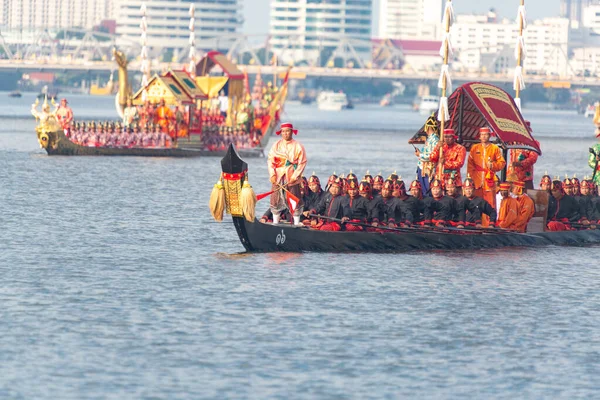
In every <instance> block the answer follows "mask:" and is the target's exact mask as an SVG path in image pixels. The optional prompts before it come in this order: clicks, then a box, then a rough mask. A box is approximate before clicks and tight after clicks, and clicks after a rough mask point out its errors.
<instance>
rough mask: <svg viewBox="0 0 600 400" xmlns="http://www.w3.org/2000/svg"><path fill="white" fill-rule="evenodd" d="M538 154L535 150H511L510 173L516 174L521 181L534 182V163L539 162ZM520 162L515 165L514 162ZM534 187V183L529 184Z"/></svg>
mask: <svg viewBox="0 0 600 400" xmlns="http://www.w3.org/2000/svg"><path fill="white" fill-rule="evenodd" d="M537 159H538V154H537V153H536V152H535V151H531V150H523V149H516V150H511V151H510V162H509V163H508V175H511V174H515V175H516V176H517V178H518V180H519V181H522V182H525V183H527V182H533V165H534V164H535V163H536V162H537ZM515 162H517V163H520V165H519V166H515V165H514V163H515ZM529 187H531V188H533V183H531V184H530V185H529Z"/></svg>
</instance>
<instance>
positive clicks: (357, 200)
mask: <svg viewBox="0 0 600 400" xmlns="http://www.w3.org/2000/svg"><path fill="white" fill-rule="evenodd" d="M359 190H360V185H359V184H358V182H357V181H356V179H349V180H348V195H347V197H348V204H349V206H350V211H351V213H352V215H351V216H350V221H349V223H348V224H346V230H347V231H362V230H363V227H362V226H360V225H353V224H352V222H358V223H361V224H366V223H367V219H368V217H369V200H367V199H366V198H364V197H362V196H360V194H359Z"/></svg>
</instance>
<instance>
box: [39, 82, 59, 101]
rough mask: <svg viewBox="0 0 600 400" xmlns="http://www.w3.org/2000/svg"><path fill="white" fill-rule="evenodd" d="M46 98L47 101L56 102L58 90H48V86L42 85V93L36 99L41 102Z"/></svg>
mask: <svg viewBox="0 0 600 400" xmlns="http://www.w3.org/2000/svg"><path fill="white" fill-rule="evenodd" d="M46 96H48V100H56V98H57V97H58V90H49V89H48V85H44V87H43V88H42V91H41V92H40V93H39V94H38V95H37V98H38V99H40V100H43V99H44V97H46Z"/></svg>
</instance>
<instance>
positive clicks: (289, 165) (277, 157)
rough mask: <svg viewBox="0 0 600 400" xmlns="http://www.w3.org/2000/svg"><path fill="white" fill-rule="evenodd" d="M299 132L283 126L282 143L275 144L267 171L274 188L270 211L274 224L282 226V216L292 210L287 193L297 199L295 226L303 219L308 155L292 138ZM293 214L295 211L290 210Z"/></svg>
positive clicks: (288, 124) (279, 132)
mask: <svg viewBox="0 0 600 400" xmlns="http://www.w3.org/2000/svg"><path fill="white" fill-rule="evenodd" d="M297 134H298V130H296V129H294V126H293V125H292V124H290V123H285V124H282V125H281V130H279V131H277V135H281V139H280V140H278V141H277V142H275V143H274V144H273V147H271V151H269V156H268V162H267V167H268V169H269V176H270V180H271V183H272V184H273V188H272V190H274V192H273V194H272V195H271V211H272V212H273V223H274V224H277V223H279V213H280V212H281V211H282V210H284V209H285V208H289V207H288V204H287V201H286V192H289V194H291V195H293V196H295V197H296V199H297V202H298V203H297V204H296V208H295V209H294V210H293V214H294V224H295V225H299V224H300V215H302V210H303V204H302V197H301V196H300V180H301V177H302V174H303V173H304V168H305V167H306V162H307V159H306V151H305V150H304V146H302V145H301V144H300V143H299V142H298V141H296V140H294V137H293V135H297ZM290 211H292V210H290Z"/></svg>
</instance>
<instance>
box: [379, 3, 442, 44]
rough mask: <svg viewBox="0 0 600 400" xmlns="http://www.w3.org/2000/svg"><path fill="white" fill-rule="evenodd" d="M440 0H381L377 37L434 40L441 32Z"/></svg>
mask: <svg viewBox="0 0 600 400" xmlns="http://www.w3.org/2000/svg"><path fill="white" fill-rule="evenodd" d="M442 14H443V3H442V0H381V3H380V6H379V32H378V34H379V37H380V38H382V39H409V40H436V39H439V38H440V34H441V32H442V23H441V21H442Z"/></svg>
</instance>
